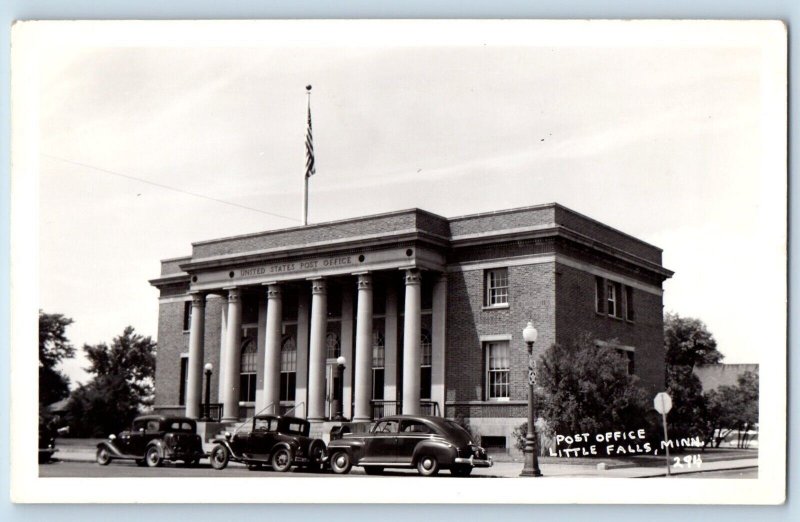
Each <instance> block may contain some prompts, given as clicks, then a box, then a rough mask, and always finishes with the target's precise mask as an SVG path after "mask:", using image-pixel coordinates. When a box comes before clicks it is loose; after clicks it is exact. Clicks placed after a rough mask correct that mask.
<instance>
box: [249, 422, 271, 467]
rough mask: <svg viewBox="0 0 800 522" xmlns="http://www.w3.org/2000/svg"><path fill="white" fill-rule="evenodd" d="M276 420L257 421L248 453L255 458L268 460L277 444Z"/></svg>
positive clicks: (251, 433) (250, 438) (250, 439)
mask: <svg viewBox="0 0 800 522" xmlns="http://www.w3.org/2000/svg"><path fill="white" fill-rule="evenodd" d="M276 428H277V421H276V419H256V420H255V422H254V424H253V431H251V432H250V436H249V437H248V441H247V453H248V454H249V455H252V457H253V458H257V459H267V458H268V456H269V454H270V453H271V452H272V446H273V445H274V443H275V429H276Z"/></svg>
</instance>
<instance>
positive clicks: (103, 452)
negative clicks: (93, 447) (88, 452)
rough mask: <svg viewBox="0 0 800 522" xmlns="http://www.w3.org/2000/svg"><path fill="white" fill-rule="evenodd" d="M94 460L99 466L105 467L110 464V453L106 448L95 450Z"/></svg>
mask: <svg viewBox="0 0 800 522" xmlns="http://www.w3.org/2000/svg"><path fill="white" fill-rule="evenodd" d="M95 460H96V461H97V463H98V464H100V465H101V466H107V465H108V463H109V462H111V452H110V451H108V448H97V456H96V457H95Z"/></svg>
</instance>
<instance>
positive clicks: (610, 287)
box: [606, 281, 617, 315]
mask: <svg viewBox="0 0 800 522" xmlns="http://www.w3.org/2000/svg"><path fill="white" fill-rule="evenodd" d="M616 290H617V287H616V285H614V283H612V282H611V281H606V311H607V312H608V315H617V291H616Z"/></svg>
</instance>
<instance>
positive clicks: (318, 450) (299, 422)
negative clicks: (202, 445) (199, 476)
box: [211, 415, 325, 471]
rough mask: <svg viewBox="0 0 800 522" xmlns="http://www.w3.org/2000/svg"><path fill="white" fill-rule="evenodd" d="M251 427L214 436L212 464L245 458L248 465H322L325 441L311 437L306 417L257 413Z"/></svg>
mask: <svg viewBox="0 0 800 522" xmlns="http://www.w3.org/2000/svg"><path fill="white" fill-rule="evenodd" d="M249 428H250V430H249V431H244V430H243V431H237V432H235V433H233V434H231V433H229V432H226V433H225V436H224V437H222V438H217V439H214V440H213V441H212V442H214V443H215V446H214V448H213V449H212V450H211V466H213V467H214V469H225V467H226V466H227V465H228V462H229V461H231V460H232V461H234V462H243V463H245V464H247V467H248V469H251V470H253V469H258V468H260V467H261V466H262V465H268V466H270V467H272V469H273V470H275V471H289V470H290V469H291V468H292V466H301V467H304V468H306V469H308V470H310V471H319V470H320V469H322V465H323V462H324V460H325V443H324V442H323V441H322V440H321V439H315V438H311V437H309V432H310V429H311V425H310V424H309V422H308V421H306V420H305V419H300V418H298V417H289V416H280V415H256V416H255V417H253V421H252V423H251V424H250V425H249Z"/></svg>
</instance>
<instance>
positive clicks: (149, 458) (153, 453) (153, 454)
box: [144, 446, 162, 468]
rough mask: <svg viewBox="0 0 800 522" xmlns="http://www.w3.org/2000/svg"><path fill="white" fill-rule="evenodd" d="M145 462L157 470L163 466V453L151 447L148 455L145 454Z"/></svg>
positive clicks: (155, 447)
mask: <svg viewBox="0 0 800 522" xmlns="http://www.w3.org/2000/svg"><path fill="white" fill-rule="evenodd" d="M144 460H145V462H147V466H148V467H150V468H157V467H159V466H160V465H161V462H162V459H161V452H160V451H158V447H157V446H150V447H149V448H147V453H145V454H144Z"/></svg>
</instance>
